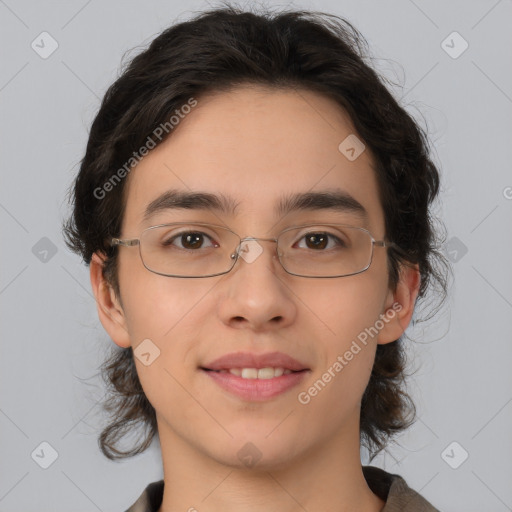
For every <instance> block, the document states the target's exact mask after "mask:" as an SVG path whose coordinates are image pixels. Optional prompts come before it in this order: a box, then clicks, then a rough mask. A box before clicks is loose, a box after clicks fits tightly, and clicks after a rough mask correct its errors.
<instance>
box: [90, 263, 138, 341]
mask: <svg viewBox="0 0 512 512" xmlns="http://www.w3.org/2000/svg"><path fill="white" fill-rule="evenodd" d="M104 261H105V256H103V255H100V253H94V254H93V256H92V259H91V263H90V274H91V285H92V290H93V292H94V296H95V298H96V305H97V309H98V316H99V319H100V322H101V324H102V325H103V327H104V329H105V330H106V331H107V333H108V334H109V336H110V338H111V339H112V340H113V341H114V343H115V344H116V345H119V346H120V347H123V348H128V347H129V346H130V345H131V343H130V337H129V335H128V328H127V325H126V318H125V315H124V311H123V308H122V306H121V304H120V301H119V299H118V297H117V296H116V294H115V292H114V289H113V288H112V286H111V285H110V284H109V283H108V282H107V281H106V280H105V278H104V277H103V265H104Z"/></svg>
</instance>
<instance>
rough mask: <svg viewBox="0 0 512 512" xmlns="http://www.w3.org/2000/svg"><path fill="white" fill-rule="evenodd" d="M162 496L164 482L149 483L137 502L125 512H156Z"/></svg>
mask: <svg viewBox="0 0 512 512" xmlns="http://www.w3.org/2000/svg"><path fill="white" fill-rule="evenodd" d="M163 496H164V481H163V480H159V481H157V482H152V483H150V484H149V485H148V486H147V487H146V488H145V489H144V491H143V493H142V494H141V495H140V496H139V498H138V499H137V501H136V502H135V503H134V504H133V505H132V506H131V507H130V508H128V509H126V511H125V512H157V510H158V509H159V508H160V505H161V504H162V499H163Z"/></svg>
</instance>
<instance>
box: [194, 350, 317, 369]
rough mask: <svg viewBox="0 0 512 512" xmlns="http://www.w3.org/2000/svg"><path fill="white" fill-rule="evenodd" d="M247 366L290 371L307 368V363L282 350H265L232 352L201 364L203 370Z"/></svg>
mask: <svg viewBox="0 0 512 512" xmlns="http://www.w3.org/2000/svg"><path fill="white" fill-rule="evenodd" d="M249 368H251V369H256V370H261V369H263V368H282V369H283V370H284V371H286V370H288V371H290V372H300V371H303V370H309V368H308V367H307V365H305V364H303V363H301V362H300V361H297V360H296V359H294V358H293V357H291V356H289V355H287V354H284V353H283V352H267V353H265V354H256V353H251V352H233V353H231V354H225V355H223V356H221V357H219V358H218V359H215V360H214V361H211V362H209V363H207V364H205V365H204V366H201V369H203V370H212V371H217V372H219V371H221V370H225V371H229V370H233V369H239V370H243V369H249ZM286 373H288V372H286Z"/></svg>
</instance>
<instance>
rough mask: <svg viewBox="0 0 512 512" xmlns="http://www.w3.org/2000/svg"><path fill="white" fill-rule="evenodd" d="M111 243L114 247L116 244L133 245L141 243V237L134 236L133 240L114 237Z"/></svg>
mask: <svg viewBox="0 0 512 512" xmlns="http://www.w3.org/2000/svg"><path fill="white" fill-rule="evenodd" d="M110 245H112V246H113V247H114V246H116V245H124V246H125V247H133V246H134V245H139V239H138V238H133V239H132V240H121V239H120V238H112V241H111V242H110Z"/></svg>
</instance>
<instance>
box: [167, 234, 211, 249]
mask: <svg viewBox="0 0 512 512" xmlns="http://www.w3.org/2000/svg"><path fill="white" fill-rule="evenodd" d="M207 241H210V245H207V246H206V247H204V246H203V244H204V243H205V242H207ZM175 242H177V243H176V244H175ZM162 246H163V247H171V246H175V247H176V246H177V247H178V248H179V249H186V250H196V249H205V248H207V247H219V244H217V243H216V242H214V241H213V239H212V238H210V237H209V236H208V235H207V234H206V233H203V232H201V231H183V232H182V233H178V234H177V235H174V236H171V237H169V238H167V239H164V240H162Z"/></svg>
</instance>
